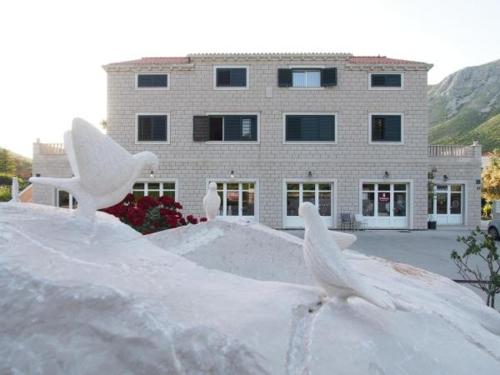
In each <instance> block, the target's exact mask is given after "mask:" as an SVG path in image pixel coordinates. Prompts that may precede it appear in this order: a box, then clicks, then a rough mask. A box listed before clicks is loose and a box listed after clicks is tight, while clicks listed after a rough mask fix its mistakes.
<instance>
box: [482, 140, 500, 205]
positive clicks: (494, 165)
mask: <svg viewBox="0 0 500 375" xmlns="http://www.w3.org/2000/svg"><path fill="white" fill-rule="evenodd" d="M481 179H482V185H483V191H482V193H481V195H482V197H483V198H484V199H485V200H486V202H492V201H494V200H498V199H500V150H499V149H496V150H494V151H493V154H492V156H491V163H490V165H489V166H487V167H486V168H484V170H483V172H482V173H481Z"/></svg>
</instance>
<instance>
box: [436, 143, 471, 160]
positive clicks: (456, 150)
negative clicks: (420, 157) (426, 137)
mask: <svg viewBox="0 0 500 375" xmlns="http://www.w3.org/2000/svg"><path fill="white" fill-rule="evenodd" d="M429 156H430V157H438V158H439V157H466V158H471V157H473V156H474V149H473V148H472V147H471V146H455V145H431V146H429Z"/></svg>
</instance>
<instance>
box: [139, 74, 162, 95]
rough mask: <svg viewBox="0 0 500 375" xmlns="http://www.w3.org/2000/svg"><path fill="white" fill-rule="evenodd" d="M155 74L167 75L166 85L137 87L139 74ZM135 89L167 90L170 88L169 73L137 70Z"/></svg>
mask: <svg viewBox="0 0 500 375" xmlns="http://www.w3.org/2000/svg"><path fill="white" fill-rule="evenodd" d="M156 75H166V76H167V87H139V76H156ZM135 89H136V90H140V91H158V90H159V91H168V90H170V73H166V72H154V73H153V72H146V73H143V72H139V73H136V74H135Z"/></svg>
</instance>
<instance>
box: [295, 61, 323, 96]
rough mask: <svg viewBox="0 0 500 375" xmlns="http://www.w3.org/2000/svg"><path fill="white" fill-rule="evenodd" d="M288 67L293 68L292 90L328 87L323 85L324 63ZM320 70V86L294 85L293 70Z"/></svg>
mask: <svg viewBox="0 0 500 375" xmlns="http://www.w3.org/2000/svg"><path fill="white" fill-rule="evenodd" d="M288 69H290V70H292V86H290V87H289V89H291V90H324V89H325V88H326V87H323V86H321V69H325V66H324V65H291V66H289V67H288ZM300 69H304V70H308V69H310V70H319V86H318V87H299V86H293V70H300Z"/></svg>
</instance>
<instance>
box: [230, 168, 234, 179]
mask: <svg viewBox="0 0 500 375" xmlns="http://www.w3.org/2000/svg"><path fill="white" fill-rule="evenodd" d="M229 177H231V178H234V171H233V170H231V174H230V175H229Z"/></svg>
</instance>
